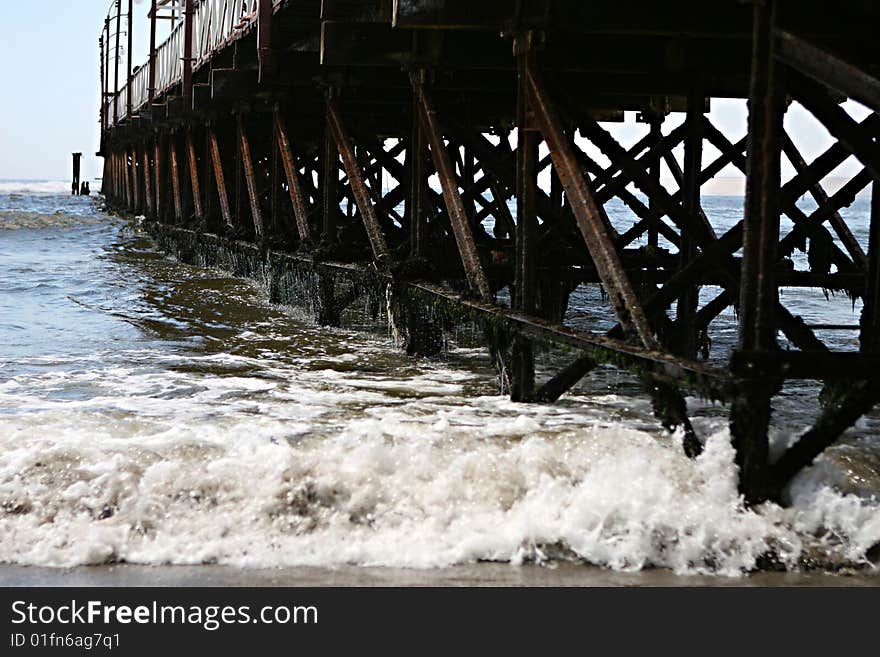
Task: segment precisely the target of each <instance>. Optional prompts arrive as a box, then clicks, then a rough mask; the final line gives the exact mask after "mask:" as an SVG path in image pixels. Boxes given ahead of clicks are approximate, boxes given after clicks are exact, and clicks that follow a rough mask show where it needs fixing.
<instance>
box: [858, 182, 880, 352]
mask: <svg viewBox="0 0 880 657" xmlns="http://www.w3.org/2000/svg"><path fill="white" fill-rule="evenodd" d="M860 324H861V331H860V333H859V342H860V344H861V351H862V352H864V353H877V352H878V351H880V181H877V180H875V181H874V184H873V185H872V186H871V223H870V229H869V233H868V271H867V273H866V280H865V305H864V307H863V308H862V317H861V322H860Z"/></svg>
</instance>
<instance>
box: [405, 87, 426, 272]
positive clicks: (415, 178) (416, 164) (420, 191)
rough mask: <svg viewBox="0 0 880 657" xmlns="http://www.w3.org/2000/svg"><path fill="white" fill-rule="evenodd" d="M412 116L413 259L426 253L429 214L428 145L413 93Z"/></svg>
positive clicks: (409, 210) (409, 154)
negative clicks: (426, 162) (427, 201)
mask: <svg viewBox="0 0 880 657" xmlns="http://www.w3.org/2000/svg"><path fill="white" fill-rule="evenodd" d="M411 112H412V116H411V119H410V120H411V122H412V126H411V133H410V134H411V137H410V142H409V148H408V149H407V153H406V156H407V165H408V168H409V198H407V208H406V210H407V214H408V215H409V250H410V255H411V256H412V257H413V258H418V257H420V256H422V255H423V254H424V252H425V242H426V238H427V229H428V227H427V213H426V212H425V205H424V204H425V189H426V188H427V186H428V181H427V178H426V176H425V160H426V159H427V152H426V151H427V144H426V143H425V131H424V130H423V129H422V122H421V121H420V120H419V99H418V94H416V93H415V92H414V93H413V100H412V109H411Z"/></svg>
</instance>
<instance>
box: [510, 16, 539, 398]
mask: <svg viewBox="0 0 880 657" xmlns="http://www.w3.org/2000/svg"><path fill="white" fill-rule="evenodd" d="M531 40H532V33H531V32H526V33H524V34H519V35H518V36H517V37H516V41H515V43H514V53H515V54H516V56H517V109H516V122H517V150H516V164H517V166H516V261H515V276H514V280H515V282H514V287H515V291H516V294H515V296H514V307H515V308H516V309H517V310H520V311H522V312H524V313H526V314H529V315H532V314H534V313H535V310H536V306H537V286H538V276H537V267H536V264H537V263H536V260H537V254H536V247H537V234H538V217H537V213H536V208H535V199H536V192H537V188H538V171H537V168H538V145H539V143H540V141H541V137H540V133H538V132H537V131H536V130H535V126H534V125H533V123H534V121H533V120H532V107H531V103H530V102H529V87H528V77H527V76H528V71H529V67H530V66H532V65H533V63H534V53H533V51H532V47H531ZM512 374H513V377H512V381H511V390H510V393H511V398H512V399H513V400H514V401H527V400H528V399H530V398H531V397H532V396H533V394H534V387H535V362H534V354H533V353H532V344H531V342H530V341H529V340H528V339H526V338H523V337H521V336H517V337H516V338H515V339H514V342H513V373H512Z"/></svg>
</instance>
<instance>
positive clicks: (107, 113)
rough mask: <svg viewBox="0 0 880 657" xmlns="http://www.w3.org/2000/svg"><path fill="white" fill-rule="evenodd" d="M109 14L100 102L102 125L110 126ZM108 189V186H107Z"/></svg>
mask: <svg viewBox="0 0 880 657" xmlns="http://www.w3.org/2000/svg"><path fill="white" fill-rule="evenodd" d="M109 99H110V16H109V15H108V16H107V17H106V18H105V19H104V95H103V96H102V97H101V103H103V104H102V107H103V111H104V127H105V128H109V127H110V103H109ZM108 189H109V187H108Z"/></svg>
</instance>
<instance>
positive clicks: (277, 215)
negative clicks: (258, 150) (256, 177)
mask: <svg viewBox="0 0 880 657" xmlns="http://www.w3.org/2000/svg"><path fill="white" fill-rule="evenodd" d="M280 187H281V149H279V148H278V139H277V131H276V130H275V127H274V125H273V127H272V156H271V157H270V158H269V232H271V233H272V234H274V235H281V234H284V233H285V232H286V231H283V230H281V194H279V188H280Z"/></svg>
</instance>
